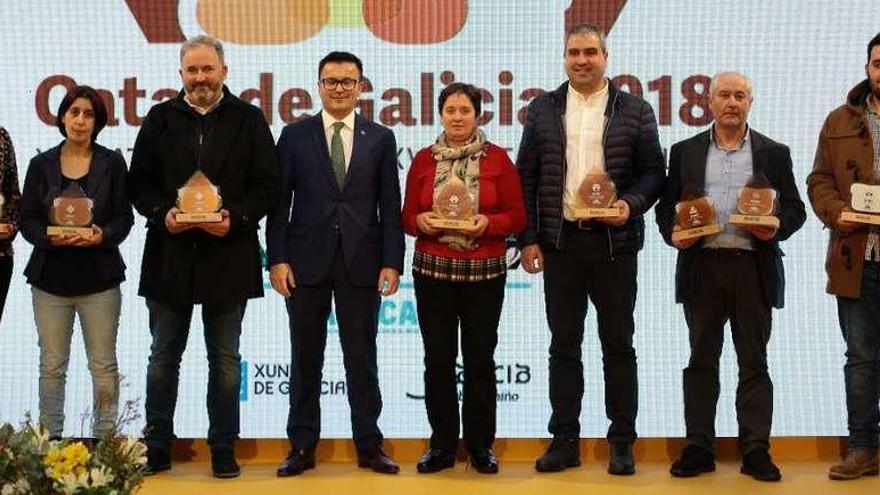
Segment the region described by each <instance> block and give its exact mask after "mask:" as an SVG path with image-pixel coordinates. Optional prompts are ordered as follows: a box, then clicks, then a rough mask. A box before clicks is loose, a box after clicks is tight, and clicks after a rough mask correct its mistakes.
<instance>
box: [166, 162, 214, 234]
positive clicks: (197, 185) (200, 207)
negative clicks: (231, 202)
mask: <svg viewBox="0 0 880 495" xmlns="http://www.w3.org/2000/svg"><path fill="white" fill-rule="evenodd" d="M222 206H223V199H222V198H221V197H220V193H219V191H218V190H217V186H215V185H214V184H212V183H211V181H210V180H209V179H208V177H206V176H205V174H203V173H202V171H201V170H196V172H195V173H194V174H193V175H192V177H190V178H189V180H187V181H186V184H184V186H183V187H181V188H180V189H178V190H177V208H178V209H179V210H180V212H179V213H177V214H176V215H175V216H174V219H175V220H176V221H177V222H178V223H211V222H221V221H223V216H222V215H221V214H220V208H221V207H222Z"/></svg>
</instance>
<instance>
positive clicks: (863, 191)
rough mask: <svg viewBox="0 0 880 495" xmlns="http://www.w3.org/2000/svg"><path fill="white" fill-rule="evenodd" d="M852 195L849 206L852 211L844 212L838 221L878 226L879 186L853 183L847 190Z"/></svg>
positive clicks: (879, 215) (879, 209) (879, 220)
mask: <svg viewBox="0 0 880 495" xmlns="http://www.w3.org/2000/svg"><path fill="white" fill-rule="evenodd" d="M849 192H850V194H851V195H852V199H851V200H850V206H851V207H852V209H853V210H854V211H844V212H842V213H841V214H840V219H841V220H844V221H846V222H855V223H867V224H871V225H880V186H873V185H870V184H860V183H855V184H853V185H852V186H850V188H849Z"/></svg>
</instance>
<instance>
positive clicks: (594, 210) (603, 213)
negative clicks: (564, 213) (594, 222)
mask: <svg viewBox="0 0 880 495" xmlns="http://www.w3.org/2000/svg"><path fill="white" fill-rule="evenodd" d="M615 201H617V187H616V186H615V185H614V181H612V180H611V178H610V177H608V174H606V173H605V172H602V171H598V172H590V173H587V175H586V176H584V180H583V182H581V185H580V187H578V192H577V199H576V204H577V206H576V207H575V208H574V211H573V213H574V216H575V218H577V219H578V220H589V219H591V218H601V217H616V216H618V215H620V208H618V207H612V206H611V205H613V204H614V202H615Z"/></svg>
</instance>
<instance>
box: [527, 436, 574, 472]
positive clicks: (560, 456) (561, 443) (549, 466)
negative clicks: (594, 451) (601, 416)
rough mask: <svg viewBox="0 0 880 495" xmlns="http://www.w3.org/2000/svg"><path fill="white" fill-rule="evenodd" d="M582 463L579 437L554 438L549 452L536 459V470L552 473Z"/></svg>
mask: <svg viewBox="0 0 880 495" xmlns="http://www.w3.org/2000/svg"><path fill="white" fill-rule="evenodd" d="M580 465H581V451H580V440H579V439H577V438H554V439H553V441H552V442H550V447H548V448H547V452H545V453H544V455H542V456H541V457H539V458H538V460H537V461H535V470H536V471H539V472H541V473H552V472H555V471H563V470H565V469H566V468H570V467H577V466H580Z"/></svg>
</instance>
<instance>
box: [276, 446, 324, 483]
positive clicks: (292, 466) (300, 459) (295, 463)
mask: <svg viewBox="0 0 880 495" xmlns="http://www.w3.org/2000/svg"><path fill="white" fill-rule="evenodd" d="M314 468H315V449H309V450H301V449H293V450H291V451H290V453H289V454H287V459H284V462H282V463H281V464H279V465H278V469H277V470H276V471H275V474H276V475H277V476H279V477H282V478H283V477H285V476H296V475H299V474H302V473H303V471H305V470H306V469H314Z"/></svg>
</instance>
